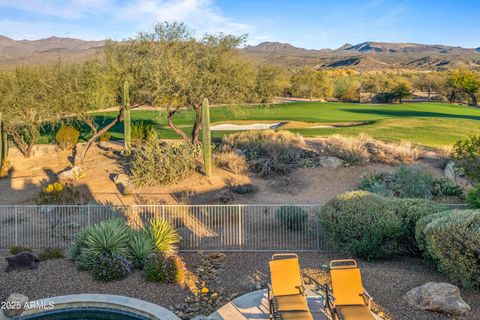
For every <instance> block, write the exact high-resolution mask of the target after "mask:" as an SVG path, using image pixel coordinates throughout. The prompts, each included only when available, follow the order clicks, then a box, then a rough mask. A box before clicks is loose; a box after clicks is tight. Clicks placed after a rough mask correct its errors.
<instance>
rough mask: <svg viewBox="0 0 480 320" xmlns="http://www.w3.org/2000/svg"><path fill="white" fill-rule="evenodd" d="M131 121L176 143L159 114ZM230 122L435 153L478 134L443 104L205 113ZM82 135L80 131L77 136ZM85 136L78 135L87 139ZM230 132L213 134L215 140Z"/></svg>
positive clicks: (118, 132) (473, 111)
mask: <svg viewBox="0 0 480 320" xmlns="http://www.w3.org/2000/svg"><path fill="white" fill-rule="evenodd" d="M115 116H116V113H115V112H103V113H98V116H97V119H96V121H98V122H101V123H108V121H110V120H111V119H113V117H115ZM193 119H194V113H193V112H192V111H190V110H182V111H179V112H178V113H177V114H176V115H175V117H174V121H175V123H177V124H178V125H179V126H180V127H181V128H182V130H185V132H189V131H190V128H191V124H192V122H193ZM132 121H133V123H134V124H135V122H138V121H144V122H149V123H152V124H154V125H155V127H156V129H157V132H158V134H159V135H160V137H161V138H168V139H172V138H179V136H178V135H176V134H175V133H174V132H173V131H172V130H171V129H170V128H168V126H167V122H166V117H165V113H164V112H162V111H152V110H150V111H144V110H137V111H135V110H134V111H132ZM235 121H262V122H265V121H267V122H282V121H285V122H288V121H295V122H301V123H300V124H299V125H298V127H295V124H292V125H291V126H289V127H293V128H289V129H288V130H291V131H293V132H298V133H300V134H302V135H304V136H306V137H314V136H326V135H331V134H342V135H357V134H359V133H362V132H364V133H366V134H368V135H370V136H372V137H374V138H376V139H380V140H385V141H399V140H409V141H412V142H415V143H418V144H420V145H424V146H429V147H435V146H441V145H449V144H453V143H455V142H456V141H457V140H459V139H461V138H464V137H467V136H470V135H474V134H480V109H477V108H473V107H467V106H459V105H451V104H444V103H403V104H354V103H333V102H295V103H286V104H277V105H270V106H229V107H214V108H211V122H212V124H215V123H218V122H223V123H234V122H235ZM365 121H367V122H371V123H369V124H366V125H361V126H353V127H340V128H305V127H309V126H310V124H311V126H314V125H319V124H325V125H328V123H342V122H365ZM82 132H83V130H82ZM87 132H88V131H86V132H85V135H83V137H84V138H86V137H87V136H88V133H87ZM110 132H111V133H112V138H113V139H122V138H123V123H119V124H117V125H116V126H115V127H113V128H112V129H111V130H110ZM231 132H232V131H214V132H212V133H213V136H214V137H217V138H218V137H221V136H222V135H224V134H226V133H231Z"/></svg>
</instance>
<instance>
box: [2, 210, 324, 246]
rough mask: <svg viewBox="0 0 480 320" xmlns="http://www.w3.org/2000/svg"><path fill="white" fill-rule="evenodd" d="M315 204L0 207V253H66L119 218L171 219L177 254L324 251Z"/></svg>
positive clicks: (134, 221) (139, 222) (138, 221)
mask: <svg viewBox="0 0 480 320" xmlns="http://www.w3.org/2000/svg"><path fill="white" fill-rule="evenodd" d="M319 210H320V206H319V205H132V206H98V205H87V206H76V205H65V206H35V205H11V206H10V205H6V206H5V205H4V206H0V250H2V249H3V250H5V249H8V248H10V247H11V246H15V245H17V246H18V245H22V246H28V247H31V248H48V247H59V248H62V249H66V250H68V249H69V248H70V246H71V244H72V242H73V241H74V239H75V235H76V234H77V233H78V232H79V231H80V230H81V229H82V228H85V227H87V226H90V225H93V224H95V223H98V222H101V221H104V220H108V219H113V218H122V219H125V220H126V221H127V223H129V224H130V225H131V226H134V227H143V226H145V225H146V224H148V222H149V221H150V219H152V218H164V219H166V220H168V221H170V222H171V223H172V224H173V225H174V226H175V227H176V229H177V230H178V232H179V233H180V235H181V237H182V239H181V242H180V250H182V251H325V250H326V244H325V239H324V233H323V232H322V230H321V226H320V223H319V219H318V214H319Z"/></svg>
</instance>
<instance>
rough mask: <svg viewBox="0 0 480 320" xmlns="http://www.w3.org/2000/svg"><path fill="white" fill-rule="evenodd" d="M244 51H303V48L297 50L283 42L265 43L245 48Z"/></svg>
mask: <svg viewBox="0 0 480 320" xmlns="http://www.w3.org/2000/svg"><path fill="white" fill-rule="evenodd" d="M245 49H246V50H265V51H278V50H305V49H303V48H298V47H295V46H293V45H291V44H290V43H283V42H270V41H265V42H262V43H259V44H257V45H256V46H247V47H245Z"/></svg>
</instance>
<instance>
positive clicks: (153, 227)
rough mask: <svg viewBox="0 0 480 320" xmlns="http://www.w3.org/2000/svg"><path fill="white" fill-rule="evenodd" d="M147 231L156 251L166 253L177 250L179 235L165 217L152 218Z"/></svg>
mask: <svg viewBox="0 0 480 320" xmlns="http://www.w3.org/2000/svg"><path fill="white" fill-rule="evenodd" d="M149 233H150V235H151V237H152V238H153V241H154V243H155V248H156V249H157V250H158V251H160V252H165V253H168V254H171V253H174V252H176V251H177V245H178V242H179V241H180V235H179V234H178V232H177V230H176V229H175V226H174V225H173V224H171V223H170V222H169V221H167V220H165V219H152V220H151V221H150V226H149Z"/></svg>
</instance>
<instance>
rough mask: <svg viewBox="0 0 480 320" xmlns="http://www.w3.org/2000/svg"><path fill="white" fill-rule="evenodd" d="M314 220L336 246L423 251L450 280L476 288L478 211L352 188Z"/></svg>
mask: <svg viewBox="0 0 480 320" xmlns="http://www.w3.org/2000/svg"><path fill="white" fill-rule="evenodd" d="M320 220H321V223H322V225H323V227H324V230H325V232H326V233H327V236H328V238H329V239H330V240H331V241H332V242H333V244H334V245H335V246H336V247H337V248H338V249H340V250H341V251H344V252H346V253H349V254H351V255H353V256H355V257H359V258H365V259H378V258H385V257H389V256H392V255H398V254H414V255H420V254H423V255H424V257H425V258H427V259H429V260H431V261H433V262H435V263H436V264H437V266H438V268H439V270H441V271H442V272H444V273H446V274H447V275H448V276H449V277H450V279H451V280H452V281H454V282H456V283H458V284H460V285H462V286H463V287H464V288H467V289H473V290H480V210H463V211H462V210H450V211H442V207H441V206H440V205H438V204H437V203H435V202H432V201H428V200H422V199H398V198H389V197H383V196H380V195H375V194H372V193H369V192H366V191H354V192H347V193H344V194H340V195H338V196H336V197H335V198H333V199H331V200H330V201H329V202H328V203H327V204H326V205H325V206H324V207H323V208H322V211H321V214H320Z"/></svg>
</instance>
